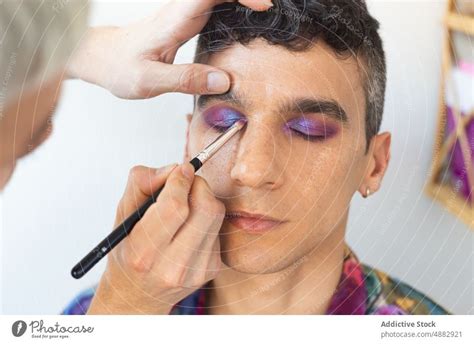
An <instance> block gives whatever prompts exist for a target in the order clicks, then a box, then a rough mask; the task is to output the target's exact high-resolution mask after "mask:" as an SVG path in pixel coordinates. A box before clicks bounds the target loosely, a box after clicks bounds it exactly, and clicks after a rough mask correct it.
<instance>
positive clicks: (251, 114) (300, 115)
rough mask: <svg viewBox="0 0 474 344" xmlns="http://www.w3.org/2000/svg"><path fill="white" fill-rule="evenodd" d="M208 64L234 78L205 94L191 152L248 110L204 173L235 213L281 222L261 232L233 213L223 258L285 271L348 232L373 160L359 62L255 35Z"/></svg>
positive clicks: (249, 267)
mask: <svg viewBox="0 0 474 344" xmlns="http://www.w3.org/2000/svg"><path fill="white" fill-rule="evenodd" d="M207 63H208V64H209V65H212V66H216V67H219V68H221V69H223V70H226V71H227V72H229V73H230V75H231V78H232V86H231V90H230V92H229V93H228V94H226V95H224V96H222V95H221V96H200V97H199V98H198V99H197V103H198V106H197V107H196V109H195V112H194V114H193V116H192V119H191V121H190V124H189V128H188V130H189V131H188V139H187V148H186V159H188V160H190V159H191V158H192V157H193V156H194V155H195V154H197V153H199V151H200V150H201V149H203V148H204V147H205V146H206V145H207V144H209V143H210V142H211V141H212V140H214V139H215V138H216V137H217V136H218V135H219V134H220V131H222V130H225V129H226V128H228V127H229V126H230V125H232V124H233V123H234V122H235V121H236V120H237V119H239V118H245V119H246V120H247V125H246V127H245V128H244V129H243V130H242V131H240V132H239V133H238V134H237V135H236V136H235V137H233V138H232V139H231V140H230V141H229V142H228V143H227V144H226V145H225V146H224V147H223V148H222V149H221V150H220V151H219V152H218V153H217V154H216V155H215V156H214V157H213V158H212V159H211V160H209V161H208V162H207V163H206V164H205V165H204V166H203V167H202V169H201V170H200V172H199V173H198V174H199V175H201V176H202V177H204V178H205V179H206V180H207V182H208V183H209V185H210V187H211V189H212V190H213V192H214V194H215V196H216V197H217V198H218V199H220V200H221V201H222V202H223V203H224V204H225V206H226V209H227V212H233V211H245V212H248V213H254V214H261V215H264V216H268V217H271V218H274V219H277V220H280V221H281V223H280V224H278V225H277V226H275V227H273V228H271V229H270V230H266V231H264V232H260V233H254V232H249V231H247V230H243V229H242V228H239V227H238V226H235V225H234V223H233V222H232V221H231V220H230V219H225V220H224V223H223V226H222V228H221V231H220V243H221V251H222V260H223V262H224V263H225V264H226V265H228V266H230V267H232V268H233V269H235V270H238V271H241V272H246V273H270V272H276V271H280V270H282V269H284V268H286V267H288V266H289V265H291V264H292V263H294V262H295V261H297V260H298V259H299V258H301V257H303V256H304V255H306V254H308V253H309V252H310V251H311V250H312V249H313V248H315V249H318V248H317V247H318V245H325V244H328V243H330V242H331V240H332V242H334V240H336V239H337V240H342V239H343V235H344V229H345V224H346V220H347V214H348V207H349V203H350V200H351V198H352V195H353V194H354V192H355V191H356V190H357V189H358V187H359V184H360V180H361V178H362V177H363V174H364V165H365V164H366V163H367V161H366V156H365V155H364V153H365V145H366V141H365V125H364V120H365V101H364V99H365V97H364V92H363V88H362V82H361V78H360V69H359V68H360V67H358V65H357V62H356V60H355V59H354V58H350V59H341V58H337V57H336V56H335V55H334V54H333V52H332V51H331V49H330V48H328V47H327V46H326V45H323V44H318V45H317V46H314V47H313V48H311V49H310V50H307V51H305V52H298V53H293V52H290V51H288V50H286V49H285V48H283V47H279V46H270V45H268V44H266V43H265V42H263V41H259V40H255V41H253V42H252V43H251V44H250V45H248V46H245V47H244V46H241V45H234V46H232V47H230V48H228V49H227V50H225V51H223V52H220V53H215V54H213V55H211V56H210V58H209V60H208V61H207ZM213 126H214V128H213ZM216 126H217V127H221V128H220V129H219V128H217V129H216V128H215V127H216Z"/></svg>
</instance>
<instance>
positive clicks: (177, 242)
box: [170, 177, 225, 260]
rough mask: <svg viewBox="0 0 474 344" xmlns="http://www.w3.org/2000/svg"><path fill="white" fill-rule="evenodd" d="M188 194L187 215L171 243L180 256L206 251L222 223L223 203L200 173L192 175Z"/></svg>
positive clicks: (189, 258) (198, 254)
mask: <svg viewBox="0 0 474 344" xmlns="http://www.w3.org/2000/svg"><path fill="white" fill-rule="evenodd" d="M189 198H190V200H189V204H190V213H189V216H188V219H187V220H186V222H185V223H184V224H183V225H182V226H181V227H180V228H179V229H178V231H177V232H176V234H175V235H174V237H173V238H172V240H171V243H170V247H171V248H172V249H173V250H174V251H175V252H177V254H178V255H179V256H180V257H183V258H185V259H187V260H192V257H193V256H200V255H203V254H204V255H206V252H204V251H205V250H207V251H209V247H211V246H212V244H213V242H214V241H215V239H216V237H217V236H218V234H219V230H220V228H221V226H222V222H223V220H224V215H225V206H224V204H223V203H222V202H220V201H219V200H218V199H216V198H215V196H214V195H213V193H212V191H211V190H210V188H209V185H208V184H207V182H206V181H205V180H204V179H203V178H201V177H196V178H195V180H194V183H193V186H192V189H191V193H190V197H189ZM207 254H209V252H208V253H207Z"/></svg>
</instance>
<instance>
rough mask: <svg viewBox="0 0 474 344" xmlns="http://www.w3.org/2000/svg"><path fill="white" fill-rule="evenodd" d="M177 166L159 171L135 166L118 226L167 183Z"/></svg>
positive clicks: (128, 183) (120, 206) (129, 177)
mask: <svg viewBox="0 0 474 344" xmlns="http://www.w3.org/2000/svg"><path fill="white" fill-rule="evenodd" d="M176 166H178V165H177V164H171V165H167V166H164V167H161V168H158V169H155V168H149V167H145V166H135V167H134V168H132V169H131V170H130V173H129V176H128V182H127V186H126V188H125V192H124V194H123V196H122V199H121V200H120V202H119V205H118V209H117V216H116V221H115V222H116V224H117V223H122V222H123V221H124V220H125V219H126V218H127V217H128V216H130V215H131V214H132V213H133V212H135V211H136V210H137V209H138V208H140V206H141V205H142V204H143V203H145V201H146V200H147V199H148V198H150V197H151V195H152V194H153V193H154V192H155V191H156V190H158V189H159V188H160V187H161V186H163V184H164V183H165V181H166V179H167V178H168V175H169V174H170V173H171V171H172V170H173V169H174V168H175V167H176Z"/></svg>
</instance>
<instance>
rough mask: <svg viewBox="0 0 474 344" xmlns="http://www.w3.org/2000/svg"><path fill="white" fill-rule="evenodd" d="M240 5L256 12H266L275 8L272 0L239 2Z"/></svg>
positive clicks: (245, 0) (243, 0)
mask: <svg viewBox="0 0 474 344" xmlns="http://www.w3.org/2000/svg"><path fill="white" fill-rule="evenodd" d="M239 3H241V4H242V5H244V6H246V7H248V8H251V9H252V10H254V11H266V10H268V9H269V8H270V7H273V3H272V1H271V0H239Z"/></svg>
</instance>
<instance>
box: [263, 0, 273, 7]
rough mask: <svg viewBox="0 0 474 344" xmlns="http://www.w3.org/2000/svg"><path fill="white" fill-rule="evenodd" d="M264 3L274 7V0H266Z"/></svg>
mask: <svg viewBox="0 0 474 344" xmlns="http://www.w3.org/2000/svg"><path fill="white" fill-rule="evenodd" d="M263 4H264V5H266V6H268V7H273V2H271V1H270V0H264V1H263Z"/></svg>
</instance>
